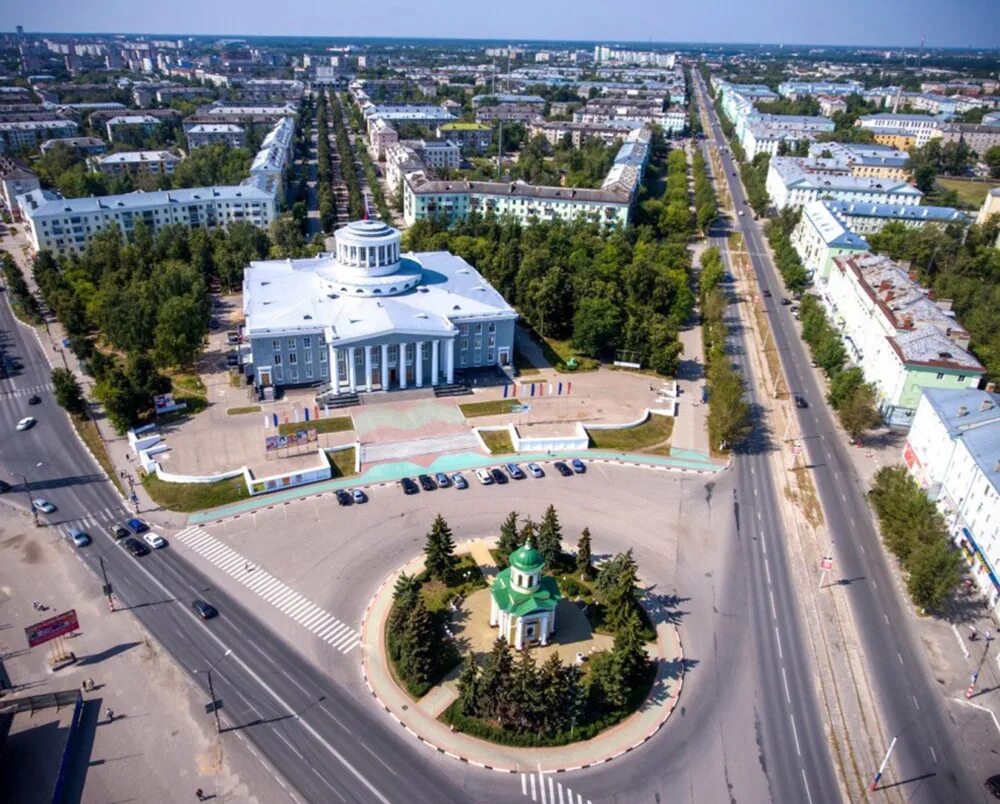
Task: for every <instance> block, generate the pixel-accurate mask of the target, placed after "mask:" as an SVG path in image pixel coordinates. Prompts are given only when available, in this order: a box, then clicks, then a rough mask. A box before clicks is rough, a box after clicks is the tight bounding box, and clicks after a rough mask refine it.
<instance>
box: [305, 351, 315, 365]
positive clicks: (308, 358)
mask: <svg viewBox="0 0 1000 804" xmlns="http://www.w3.org/2000/svg"><path fill="white" fill-rule="evenodd" d="M312 362H313V353H312V352H306V363H312Z"/></svg>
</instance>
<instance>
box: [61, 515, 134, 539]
mask: <svg viewBox="0 0 1000 804" xmlns="http://www.w3.org/2000/svg"><path fill="white" fill-rule="evenodd" d="M131 516H133V514H127V513H125V512H124V511H123V510H122V509H121V508H104V509H102V510H100V511H91V512H90V513H88V514H84V515H83V516H80V517H77V518H76V519H70V520H68V521H66V522H64V523H62V525H61V526H60V528H59V529H60V530H61V531H62V532H63V535H64V536H65V535H68V534H69V532H70V530H71V529H73V528H76V529H77V530H82V531H86V532H87V533H89V534H90V535H91V536H94V534H96V533H97V532H98V531H100V530H105V529H107V528H108V527H109V526H111V525H115V524H119V523H122V522H124V521H125V520H127V519H128V518H129V517H131Z"/></svg>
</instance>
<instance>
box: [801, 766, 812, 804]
mask: <svg viewBox="0 0 1000 804" xmlns="http://www.w3.org/2000/svg"><path fill="white" fill-rule="evenodd" d="M799 770H800V771H802V784H804V785H805V786H806V798H808V799H809V804H812V800H813V796H812V792H810V790H809V782H808V780H807V779H806V769H805V768H799Z"/></svg>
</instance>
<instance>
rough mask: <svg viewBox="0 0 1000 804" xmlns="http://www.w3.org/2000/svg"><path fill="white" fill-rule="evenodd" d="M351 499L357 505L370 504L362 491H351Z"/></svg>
mask: <svg viewBox="0 0 1000 804" xmlns="http://www.w3.org/2000/svg"><path fill="white" fill-rule="evenodd" d="M351 499H352V500H354V502H356V503H366V502H368V495H367V494H365V493H364V492H363V491H362V490H361V489H351Z"/></svg>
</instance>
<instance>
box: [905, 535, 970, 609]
mask: <svg viewBox="0 0 1000 804" xmlns="http://www.w3.org/2000/svg"><path fill="white" fill-rule="evenodd" d="M907 568H908V569H909V572H910V577H909V578H908V579H907V581H906V588H907V590H908V591H909V593H910V597H912V598H913V602H914V603H916V604H917V605H918V606H920V607H921V608H923V609H926V610H927V611H937V610H938V609H939V608H940V607H941V605H942V604H943V603H944V602H945V601H946V600H947V599H948V597H949V596H950V595H951V593H952V592H953V591H954V590H955V587H956V586H958V582H959V581H960V580H961V577H962V557H961V556H960V555H959V553H958V551H957V550H955V549H954V548H953V547H952V546H951V545H950V544H949V543H948V541H947V540H946V539H935V540H934V541H932V542H927V543H924V544H920V545H918V546H917V547H916V548H915V549H914V550H913V552H912V553H911V555H910V560H909V561H908V562H907Z"/></svg>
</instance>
